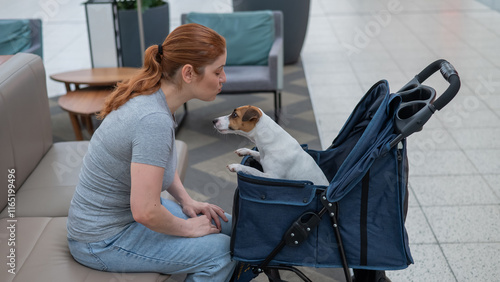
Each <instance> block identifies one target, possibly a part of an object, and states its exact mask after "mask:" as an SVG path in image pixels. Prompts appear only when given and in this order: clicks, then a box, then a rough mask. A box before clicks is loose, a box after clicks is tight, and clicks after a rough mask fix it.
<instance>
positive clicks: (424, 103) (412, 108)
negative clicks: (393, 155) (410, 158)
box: [390, 59, 460, 148]
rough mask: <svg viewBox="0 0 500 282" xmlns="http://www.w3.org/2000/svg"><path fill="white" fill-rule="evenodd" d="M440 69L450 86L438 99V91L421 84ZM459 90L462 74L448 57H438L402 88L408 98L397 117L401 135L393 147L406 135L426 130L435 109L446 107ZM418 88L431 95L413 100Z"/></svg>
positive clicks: (392, 143)
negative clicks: (425, 126) (447, 59)
mask: <svg viewBox="0 0 500 282" xmlns="http://www.w3.org/2000/svg"><path fill="white" fill-rule="evenodd" d="M438 70H439V71H440V72H441V74H442V75H443V77H444V79H446V81H448V83H449V84H450V85H449V86H448V88H447V89H446V90H445V91H444V92H443V94H441V95H440V96H439V98H438V99H437V100H435V101H434V97H435V93H436V91H435V90H434V89H432V88H430V87H428V86H423V85H421V83H422V82H424V81H425V80H426V79H427V78H429V77H430V76H431V75H432V74H434V73H435V72H437V71H438ZM459 89H460V78H459V76H458V73H457V71H456V70H455V68H454V67H453V66H452V65H451V64H450V63H449V62H448V61H446V60H443V59H441V60H437V61H435V62H433V63H431V64H430V65H428V66H427V67H426V68H425V69H423V70H422V71H421V72H420V73H419V74H417V75H416V76H415V77H414V78H413V79H412V80H411V81H410V82H408V83H407V85H405V86H404V87H403V88H402V89H401V90H400V91H398V93H399V94H400V95H401V97H402V98H403V97H406V98H403V103H402V104H401V107H400V108H399V110H398V113H397V117H396V120H395V127H396V132H397V133H399V134H398V135H397V137H396V138H395V139H394V140H392V141H391V142H390V147H391V148H392V147H394V146H395V145H396V144H398V143H399V142H400V141H401V140H403V139H404V138H406V137H408V136H410V135H411V134H413V133H415V132H417V131H420V130H422V128H423V126H424V124H425V123H426V122H427V121H428V120H429V119H430V118H431V116H432V115H433V114H434V112H435V111H436V110H438V111H439V110H441V109H442V108H443V107H444V106H446V105H447V104H448V103H449V102H450V101H451V100H452V99H453V98H454V97H455V95H457V93H458V90H459ZM418 90H421V91H423V92H425V93H427V96H425V95H424V96H421V97H418V96H417V99H416V100H415V101H412V99H411V95H415V93H418ZM408 98H410V99H409V100H410V101H408ZM405 99H406V100H405Z"/></svg>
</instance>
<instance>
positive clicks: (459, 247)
mask: <svg viewBox="0 0 500 282" xmlns="http://www.w3.org/2000/svg"><path fill="white" fill-rule="evenodd" d="M498 24H500V13H499V12H497V11H494V10H492V9H490V8H488V7H487V6H485V5H483V4H481V3H480V2H477V1H473V0H463V1H455V0H449V1H432V0H427V1H383V0H380V1H361V0H358V1H352V0H343V1H342V0H335V1H332V0H316V1H315V0H313V1H312V10H311V18H310V21H309V27H308V34H307V39H306V43H305V46H304V49H303V51H302V60H303V62H304V68H305V71H306V77H307V82H308V85H309V90H310V92H311V99H312V102H313V108H314V111H315V115H316V120H317V123H318V129H319V132H320V137H321V142H322V146H323V148H326V147H328V145H329V143H330V142H331V141H332V140H333V139H334V138H335V136H336V134H337V132H338V130H340V129H341V127H342V125H343V123H344V122H345V119H346V118H347V117H348V115H349V114H350V112H351V111H352V109H353V107H354V106H355V105H356V103H357V102H358V101H359V99H360V98H361V96H362V95H363V94H364V93H365V92H366V91H367V90H368V89H369V88H370V86H371V85H372V84H374V83H375V82H377V81H378V80H379V79H387V80H388V81H389V84H390V85H391V86H392V91H397V90H398V89H399V88H400V87H402V86H403V85H404V84H405V83H406V82H407V81H409V80H410V79H411V78H412V77H413V76H414V75H415V74H417V73H418V72H419V71H420V70H421V69H423V68H424V67H425V66H426V65H427V64H429V63H431V62H433V61H434V60H436V59H440V58H444V59H447V60H448V61H449V62H451V63H452V64H453V65H454V66H455V68H456V69H457V70H458V72H459V74H460V76H461V81H462V87H461V90H460V92H459V94H458V96H457V97H456V98H455V99H454V100H453V101H452V102H451V103H450V104H449V105H448V106H447V107H445V108H444V109H443V110H442V111H440V112H437V113H436V114H435V116H434V117H433V119H431V120H430V121H429V123H428V124H427V125H426V126H425V128H424V130H423V131H422V132H420V133H418V134H415V135H413V136H410V137H409V138H408V142H409V144H410V145H409V150H408V152H409V156H410V189H411V195H410V208H409V212H408V219H407V224H406V225H407V229H408V232H409V237H410V246H411V249H412V253H413V258H414V259H415V264H414V265H411V266H410V267H408V269H406V270H402V271H395V272H389V274H388V275H389V277H390V278H391V279H392V281H498V280H499V279H500V278H499V277H500V256H499V253H500V252H499V251H500V145H499V144H500V92H499V90H500V89H499V87H500V54H499V53H498V50H499V49H498V48H499V47H498V46H500V29H499V28H498ZM428 84H429V85H430V86H432V87H435V88H436V90H437V91H438V93H442V92H443V90H444V89H446V87H447V85H446V83H445V82H444V79H443V78H442V77H441V75H439V74H438V75H436V76H433V77H431V78H430V79H429V80H428Z"/></svg>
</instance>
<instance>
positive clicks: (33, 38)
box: [0, 19, 43, 57]
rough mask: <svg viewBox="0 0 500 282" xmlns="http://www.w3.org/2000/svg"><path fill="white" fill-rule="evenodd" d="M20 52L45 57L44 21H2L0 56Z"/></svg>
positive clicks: (0, 27)
mask: <svg viewBox="0 0 500 282" xmlns="http://www.w3.org/2000/svg"><path fill="white" fill-rule="evenodd" d="M18 52H23V53H32V54H36V55H38V56H40V57H43V44H42V20H40V19H23V20H21V19H13V20H8V19H1V20H0V55H14V54H16V53H18Z"/></svg>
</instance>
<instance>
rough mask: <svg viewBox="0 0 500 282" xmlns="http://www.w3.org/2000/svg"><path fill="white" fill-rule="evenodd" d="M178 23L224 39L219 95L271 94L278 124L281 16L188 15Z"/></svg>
mask: <svg viewBox="0 0 500 282" xmlns="http://www.w3.org/2000/svg"><path fill="white" fill-rule="evenodd" d="M181 22H182V24H186V23H193V22H194V23H198V24H202V25H205V26H207V27H210V28H212V29H213V30H215V31H217V32H218V33H219V34H221V35H222V36H224V37H225V38H226V47H227V54H228V58H227V62H226V67H225V68H224V70H225V72H226V78H227V81H226V83H224V86H223V87H222V92H221V94H250V93H266V92H268V93H273V95H274V116H275V120H276V121H278V119H279V115H280V112H281V91H282V90H283V15H282V13H281V12H280V11H256V12H234V13H220V14H213V13H210V14H208V13H189V14H183V15H182V17H181ZM184 106H185V110H186V113H187V106H186V105H184Z"/></svg>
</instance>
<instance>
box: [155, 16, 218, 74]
mask: <svg viewBox="0 0 500 282" xmlns="http://www.w3.org/2000/svg"><path fill="white" fill-rule="evenodd" d="M161 47H162V49H163V52H162V54H161V55H160V54H159V53H158V52H156V53H155V50H154V49H155V46H151V47H149V48H148V49H153V50H151V53H152V54H155V55H156V57H155V59H157V60H160V59H161V70H162V73H163V76H164V78H165V79H167V80H168V81H170V82H173V83H178V82H176V81H175V75H176V73H177V72H178V71H179V69H180V68H181V67H182V66H184V65H186V64H189V65H191V66H193V68H194V71H195V73H196V74H197V75H202V74H203V72H204V67H205V66H206V65H209V64H211V63H213V62H214V61H215V60H216V59H217V58H218V57H220V56H221V55H223V54H224V53H225V50H226V40H225V39H224V37H222V36H220V35H219V34H217V33H216V32H215V31H213V30H212V29H210V28H208V27H205V26H202V25H199V24H194V23H192V24H185V25H182V26H180V27H178V28H177V29H175V30H174V31H172V32H171V33H170V34H169V35H168V36H167V38H166V39H165V41H164V42H163V44H162V45H161Z"/></svg>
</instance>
